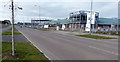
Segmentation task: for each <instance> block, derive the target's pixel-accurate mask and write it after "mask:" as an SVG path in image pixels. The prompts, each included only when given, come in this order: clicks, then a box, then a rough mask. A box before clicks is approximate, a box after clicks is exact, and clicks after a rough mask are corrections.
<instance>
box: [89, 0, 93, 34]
mask: <svg viewBox="0 0 120 62" xmlns="http://www.w3.org/2000/svg"><path fill="white" fill-rule="evenodd" d="M90 17H91V18H90V32H89V34H90V35H91V33H92V32H91V31H92V28H91V22H92V0H91V15H90Z"/></svg>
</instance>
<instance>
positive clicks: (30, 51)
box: [2, 42, 48, 62]
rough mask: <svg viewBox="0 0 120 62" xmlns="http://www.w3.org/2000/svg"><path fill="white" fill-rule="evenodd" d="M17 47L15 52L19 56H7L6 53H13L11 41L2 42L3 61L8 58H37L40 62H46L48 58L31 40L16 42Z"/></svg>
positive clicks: (14, 59) (17, 59)
mask: <svg viewBox="0 0 120 62" xmlns="http://www.w3.org/2000/svg"><path fill="white" fill-rule="evenodd" d="M15 49H16V50H15V53H17V54H19V57H17V58H15V57H9V56H6V55H5V54H6V53H11V42H3V43H2V57H3V62H6V61H8V60H12V61H11V62H14V61H15V62H19V61H20V62H24V61H25V62H34V61H35V62H36V60H37V61H38V62H43V61H45V62H46V61H47V60H48V59H47V58H46V57H45V56H44V54H43V53H42V52H40V51H39V50H38V49H37V48H35V47H34V46H33V45H32V44H31V43H29V42H15ZM5 57H6V58H5Z"/></svg>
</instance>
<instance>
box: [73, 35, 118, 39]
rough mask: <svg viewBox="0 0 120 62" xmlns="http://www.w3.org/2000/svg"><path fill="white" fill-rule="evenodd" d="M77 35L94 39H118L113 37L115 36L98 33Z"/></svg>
mask: <svg viewBox="0 0 120 62" xmlns="http://www.w3.org/2000/svg"><path fill="white" fill-rule="evenodd" d="M75 36H78V37H86V38H93V39H117V38H113V37H106V36H98V35H75Z"/></svg>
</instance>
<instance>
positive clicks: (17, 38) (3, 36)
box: [1, 26, 29, 42]
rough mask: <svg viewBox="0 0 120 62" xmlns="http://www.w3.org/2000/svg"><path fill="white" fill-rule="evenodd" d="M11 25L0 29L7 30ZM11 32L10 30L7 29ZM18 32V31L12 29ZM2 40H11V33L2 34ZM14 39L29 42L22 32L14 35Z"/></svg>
mask: <svg viewBox="0 0 120 62" xmlns="http://www.w3.org/2000/svg"><path fill="white" fill-rule="evenodd" d="M9 28H11V26H9V27H6V28H3V29H1V30H2V32H5V31H7V30H8V29H9ZM8 32H11V31H8ZM14 32H19V31H14ZM1 38H2V42H11V41H12V35H2V37H1ZM14 41H15V42H29V41H28V40H27V39H26V38H25V37H24V36H23V35H22V34H21V35H14Z"/></svg>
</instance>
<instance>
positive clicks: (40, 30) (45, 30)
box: [38, 29, 50, 31]
mask: <svg viewBox="0 0 120 62" xmlns="http://www.w3.org/2000/svg"><path fill="white" fill-rule="evenodd" d="M38 30H40V31H50V30H49V29H38Z"/></svg>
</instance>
